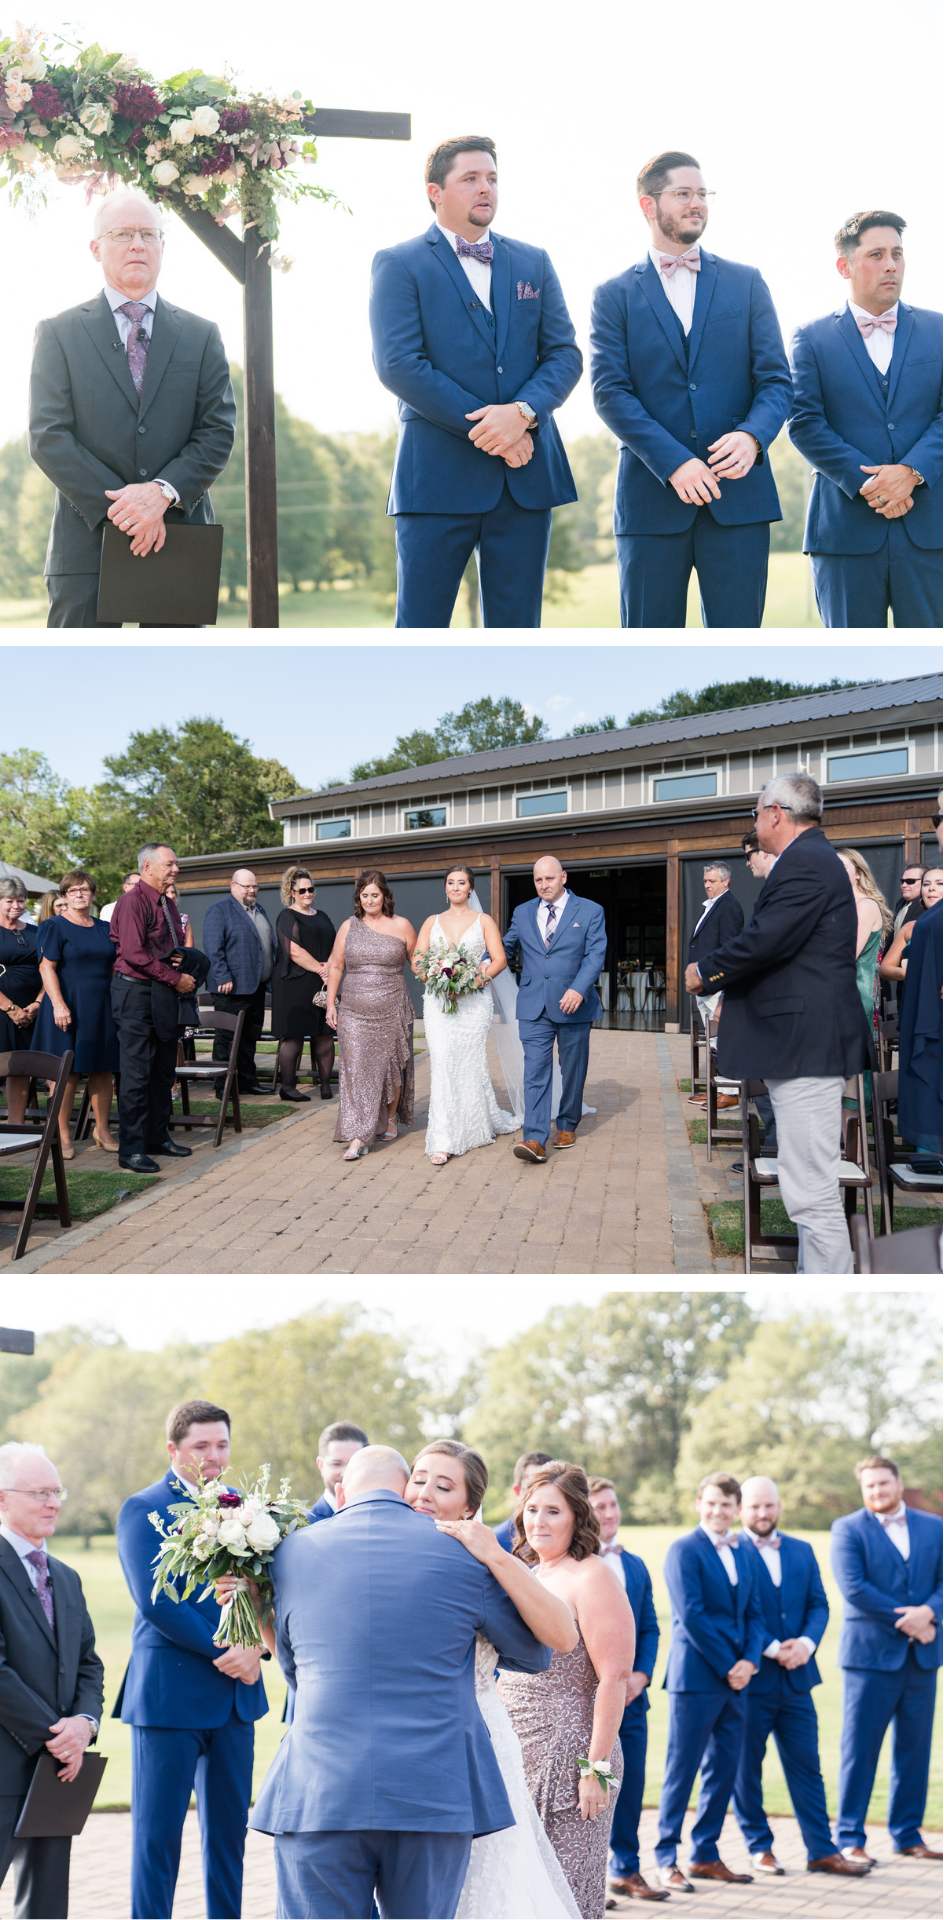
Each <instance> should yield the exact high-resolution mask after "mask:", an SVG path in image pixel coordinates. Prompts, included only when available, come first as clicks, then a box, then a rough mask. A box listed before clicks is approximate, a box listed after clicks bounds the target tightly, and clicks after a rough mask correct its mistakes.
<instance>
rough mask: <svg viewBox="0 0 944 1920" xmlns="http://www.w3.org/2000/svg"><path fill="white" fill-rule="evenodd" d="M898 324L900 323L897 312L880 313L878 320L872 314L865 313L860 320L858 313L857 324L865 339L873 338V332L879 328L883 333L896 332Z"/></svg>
mask: <svg viewBox="0 0 944 1920" xmlns="http://www.w3.org/2000/svg"><path fill="white" fill-rule="evenodd" d="M897 325H898V315H897V313H880V314H879V316H878V319H877V320H875V319H872V318H871V317H870V316H865V315H864V316H863V318H862V319H861V320H860V319H859V317H858V315H856V326H857V327H858V329H859V332H860V333H861V335H862V338H863V340H869V339H871V337H872V335H873V333H876V332H878V331H879V330H881V331H882V332H883V333H894V331H895V328H896V327H897Z"/></svg>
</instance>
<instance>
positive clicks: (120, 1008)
mask: <svg viewBox="0 0 944 1920" xmlns="http://www.w3.org/2000/svg"><path fill="white" fill-rule="evenodd" d="M138 869H139V873H140V880H139V883H138V885H137V886H136V887H134V888H133V889H132V890H131V891H130V892H129V893H125V894H122V896H121V899H120V900H118V901H117V902H116V904H115V910H114V913H113V914H112V917H111V925H110V927H109V935H110V938H111V940H112V942H113V944H114V946H115V948H116V950H117V959H116V961H115V977H114V979H113V980H112V983H111V1005H112V1012H113V1014H114V1017H115V1025H116V1027H117V1029H118V1047H119V1062H120V1071H121V1102H120V1105H119V1111H118V1141H119V1153H118V1165H119V1166H120V1167H126V1168H127V1169H128V1172H129V1173H160V1167H159V1166H158V1164H157V1161H156V1160H154V1159H152V1157H151V1156H152V1155H153V1154H155V1153H159V1154H162V1155H169V1156H170V1157H172V1158H173V1159H180V1158H187V1157H188V1156H189V1155H190V1153H191V1151H192V1149H191V1148H190V1147H181V1146H178V1145H177V1142H176V1140H173V1139H172V1138H171V1135H170V1114H171V1105H172V1099H171V1089H172V1087H173V1084H174V1074H175V1072H176V1069H177V1027H176V1024H172V1023H171V1021H170V1020H169V1019H167V1018H165V1009H164V1008H163V1006H162V1005H161V997H160V996H156V995H155V992H154V988H155V986H164V987H168V988H170V989H171V990H172V991H173V992H175V993H183V994H188V993H192V992H193V990H194V988H195V986H196V984H197V982H196V976H195V975H194V974H192V973H185V972H184V970H183V966H182V964H181V961H180V958H179V957H178V959H177V960H176V961H168V960H165V959H164V958H163V956H164V955H165V954H167V953H174V952H175V950H176V949H177V948H178V947H179V948H182V947H183V944H184V937H183V936H184V930H183V927H182V926H181V924H180V915H179V913H178V912H177V909H176V907H175V906H173V905H172V903H171V902H170V901H169V900H167V899H166V898H165V894H166V889H167V887H168V885H169V884H170V883H171V882H172V881H173V880H175V879H176V877H177V874H178V872H179V868H178V866H177V855H176V854H175V853H174V851H173V848H172V847H165V846H163V845H162V844H161V843H160V842H159V841H154V840H149V841H148V842H147V844H146V846H143V847H142V848H141V851H140V853H139V855H138ZM156 1001H157V1003H158V1004H157V1007H156V1006H155V1002H156ZM171 1011H173V1008H171Z"/></svg>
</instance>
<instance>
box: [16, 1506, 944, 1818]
mask: <svg viewBox="0 0 944 1920" xmlns="http://www.w3.org/2000/svg"><path fill="white" fill-rule="evenodd" d="M678 1533H679V1528H677V1527H624V1528H623V1529H622V1532H621V1534H620V1539H621V1540H622V1542H623V1545H624V1546H626V1547H628V1548H629V1549H630V1550H631V1552H633V1553H638V1554H641V1555H642V1558H643V1559H644V1560H645V1562H646V1565H647V1567H648V1568H649V1570H650V1573H651V1574H652V1585H653V1594H654V1597H655V1604H656V1611H657V1613H658V1616H659V1626H660V1628H661V1631H662V1640H661V1643H660V1653H659V1660H658V1665H657V1669H656V1673H655V1675H654V1684H653V1686H652V1688H651V1690H650V1699H651V1702H652V1711H651V1713H650V1715H649V1765H648V1771H647V1776H646V1795H645V1802H646V1805H647V1806H655V1805H656V1803H657V1801H658V1798H659V1789H660V1787H661V1784H662V1766H663V1761H664V1758H665V1744H666V1732H667V1726H668V1705H667V1696H666V1695H665V1693H663V1691H662V1679H663V1676H664V1673H665V1656H666V1651H667V1648H668V1637H669V1619H670V1609H669V1597H668V1593H667V1591H666V1588H665V1585H664V1582H663V1579H662V1562H663V1558H664V1556H665V1553H666V1549H667V1548H668V1547H669V1546H670V1544H671V1542H672V1541H673V1540H674V1539H676V1538H677V1536H678ZM800 1537H801V1538H802V1539H805V1540H809V1542H810V1544H811V1546H812V1547H813V1549H814V1551H815V1553H816V1557H817V1559H818V1561H819V1564H820V1570H821V1572H822V1575H823V1581H824V1584H825V1587H826V1592H827V1594H828V1596H829V1604H830V1607H831V1608H832V1619H831V1620H830V1624H829V1626H828V1628H827V1630H826V1635H825V1638H824V1640H823V1643H822V1646H821V1648H820V1652H819V1655H818V1663H819V1669H820V1673H821V1674H822V1678H823V1685H822V1686H821V1687H818V1688H817V1689H816V1693H815V1695H814V1698H815V1700H816V1706H817V1711H818V1713H819V1724H820V1753H821V1759H822V1765H823V1774H824V1778H825V1781H826V1796H827V1799H828V1802H829V1810H830V1813H835V1811H836V1777H837V1772H838V1766H839V1726H840V1716H841V1709H842V1692H841V1682H840V1675H839V1673H838V1672H837V1670H836V1664H835V1662H836V1646H837V1642H838V1637H839V1616H840V1600H839V1595H838V1593H837V1590H836V1586H835V1583H834V1581H833V1578H832V1574H831V1572H830V1567H829V1535H828V1533H807V1534H803V1535H801V1536H800ZM53 1551H54V1552H56V1553H58V1554H59V1556H60V1558H61V1559H63V1560H66V1561H68V1564H69V1565H70V1566H72V1567H75V1569H76V1571H77V1573H78V1574H79V1575H80V1578H81V1580H82V1584H83V1587H84V1589H85V1594H86V1598H87V1600H88V1605H89V1611H90V1613H91V1615H92V1618H93V1620H94V1621H95V1626H96V1633H97V1642H98V1650H99V1653H100V1654H101V1657H102V1659H103V1660H104V1662H105V1718H104V1720H103V1723H102V1731H101V1734H100V1736H99V1745H100V1747H101V1751H102V1752H103V1753H106V1754H107V1755H108V1767H107V1769H106V1772H105V1776H104V1779H103V1781H102V1784H101V1787H100V1788H99V1793H98V1799H97V1801H96V1805H97V1806H99V1807H102V1808H106V1807H127V1806H128V1805H129V1803H130V1797H131V1734H130V1729H129V1728H128V1727H125V1726H123V1725H122V1724H121V1722H120V1721H117V1720H112V1719H111V1718H110V1717H109V1716H110V1714H111V1709H112V1706H113V1704H114V1700H115V1695H116V1693H117V1690H118V1685H119V1682H120V1680H121V1676H122V1674H123V1673H124V1670H125V1665H126V1663H127V1659H128V1647H129V1642H130V1636H131V1624H132V1618H133V1609H132V1605H131V1601H130V1598H129V1596H128V1592H127V1589H126V1587H125V1584H124V1580H123V1579H122V1575H121V1569H120V1567H119V1564H118V1555H117V1552H116V1550H115V1543H114V1540H113V1539H111V1538H106V1537H102V1538H101V1539H96V1540H94V1541H93V1542H92V1546H91V1549H90V1550H89V1551H88V1552H86V1551H85V1549H84V1548H83V1546H82V1543H81V1541H80V1540H78V1539H77V1538H76V1537H75V1536H72V1537H71V1538H70V1537H69V1536H67V1535H64V1536H63V1537H62V1538H61V1539H60V1540H59V1541H58V1542H56V1543H55V1544H54V1547H53ZM262 1671H263V1674H264V1676H265V1686H266V1694H267V1696H268V1700H269V1707H270V1711H269V1713H268V1714H267V1715H266V1716H265V1719H264V1720H261V1721H260V1722H258V1724H257V1728H256V1766H255V1775H254V1790H256V1791H257V1790H258V1787H259V1784H260V1782H261V1780H262V1777H263V1775H264V1773H265V1771H266V1769H267V1767H268V1766H269V1763H270V1761H271V1759H272V1757H273V1755H274V1753H275V1750H276V1748H277V1746H278V1744H279V1741H280V1739H281V1737H282V1720H281V1714H282V1702H283V1700H284V1697H285V1682H284V1681H283V1679H282V1676H281V1674H280V1672H279V1670H278V1667H277V1666H276V1663H275V1661H267V1662H266V1663H265V1665H264V1666H263V1669H262ZM938 1721H939V1722H940V1702H939V1703H938ZM888 1752H889V1742H888V1740H887V1739H886V1741H885V1745H884V1747H883V1749H882V1755H881V1760H880V1763H879V1769H878V1773H877V1775H876V1782H875V1792H874V1794H873V1796H872V1803H871V1806H870V1809H869V1819H870V1820H874V1821H879V1822H881V1821H883V1820H884V1818H885V1812H886V1799H887V1792H888ZM764 1802H765V1805H766V1807H767V1810H768V1812H770V1813H789V1812H790V1810H791V1809H790V1801H789V1797H788V1794H787V1790H786V1785H785V1782H784V1779H783V1775H782V1773H781V1770H780V1763H779V1761H778V1759H777V1755H776V1751H775V1749H774V1746H773V1742H771V1747H770V1751H769V1753H768V1756H767V1763H766V1766H765V1769H764ZM941 1824H942V1819H941V1745H940V1726H938V1733H937V1737H936V1739H935V1743H934V1750H933V1759H932V1770H931V1788H930V1793H929V1797H928V1811H927V1825H928V1827H929V1828H931V1829H934V1830H938V1829H940V1827H941Z"/></svg>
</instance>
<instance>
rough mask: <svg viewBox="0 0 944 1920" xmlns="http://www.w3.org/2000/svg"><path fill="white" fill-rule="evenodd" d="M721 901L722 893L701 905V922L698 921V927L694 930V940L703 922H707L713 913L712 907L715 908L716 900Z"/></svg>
mask: <svg viewBox="0 0 944 1920" xmlns="http://www.w3.org/2000/svg"><path fill="white" fill-rule="evenodd" d="M720 899H721V895H720V893H716V894H715V895H714V896H713V898H712V899H711V900H703V901H702V903H701V920H699V921H697V923H696V925H695V929H694V933H693V935H692V938H693V939H694V934H695V933H697V932H698V928H699V927H700V926H701V925H702V922H703V921H705V920H707V918H708V915H709V913H710V912H711V909H712V907H713V906H714V904H715V901H716V900H720Z"/></svg>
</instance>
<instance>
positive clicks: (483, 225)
mask: <svg viewBox="0 0 944 1920" xmlns="http://www.w3.org/2000/svg"><path fill="white" fill-rule="evenodd" d="M426 190H427V195H428V202H429V204H430V205H431V206H432V209H433V212H434V213H435V215H436V218H435V220H434V222H433V224H432V226H431V227H429V228H428V229H427V231H426V233H424V234H420V235H419V236H418V238H417V239H415V240H406V241H403V242H402V243H401V244H400V245H399V246H396V247H387V248H385V249H384V250H383V251H382V252H381V253H378V254H376V255H375V258H374V264H373V271H372V275H371V291H370V327H371V334H372V336H373V343H374V366H375V367H376V369H377V373H378V376H379V378H380V379H381V380H382V381H383V384H384V386H385V387H388V388H389V389H390V391H391V393H395V394H396V396H397V399H398V401H399V403H400V404H399V414H400V433H399V438H398V441H397V451H396V457H395V459H394V466H393V478H392V480H391V483H390V497H389V500H388V503H387V512H388V513H389V514H395V515H396V521H397V620H396V624H397V626H398V627H448V625H449V622H450V620H451V619H452V611H453V607H454V606H455V602H456V595H457V593H458V591H459V584H460V582H461V580H462V575H463V573H464V572H465V568H466V565H467V563H468V561H469V559H470V557H471V555H472V553H473V552H474V553H475V555H476V557H477V561H478V573H479V589H480V598H481V605H482V619H483V622H484V624H485V626H486V627H539V626H540V624H541V601H542V596H543V591H544V571H545V567H546V565H547V552H548V545H549V542H550V537H551V509H552V507H556V506H558V505H560V504H562V503H563V502H564V501H568V500H576V498H577V490H576V488H575V486H574V482H573V477H572V475H571V471H570V467H569V466H568V464H567V456H566V454H565V452H564V449H563V446H562V444H561V439H560V435H559V433H558V431H557V427H556V424H555V421H554V409H555V407H559V406H561V405H562V403H563V402H564V401H565V400H566V399H567V396H568V394H569V393H571V392H572V391H573V389H574V387H575V386H576V385H577V382H578V380H579V379H580V374H581V371H582V368H583V359H582V356H581V354H580V350H579V348H578V346H577V341H576V337H575V335H574V329H573V324H572V322H571V318H570V315H569V313H568V311H567V307H566V305H565V302H564V296H563V293H562V292H561V287H560V282H559V280H558V278H557V275H556V273H555V272H554V268H553V267H552V265H551V262H550V260H549V259H548V256H547V254H546V253H545V252H544V250H543V248H541V247H535V246H530V245H528V244H526V243H525V242H524V241H521V240H509V239H508V238H507V237H506V235H505V234H500V233H495V234H490V233H489V231H488V229H489V227H490V226H491V223H492V221H493V220H494V218H495V212H496V209H497V206H498V172H497V162H496V158H495V143H494V141H493V140H490V139H488V138H486V137H485V136H482V135H478V134H469V135H468V136H467V137H465V138H464V139H460V140H445V141H443V142H442V144H441V145H440V146H438V147H435V148H434V149H433V152H432V153H431V154H430V156H429V159H428V160H427V162H426Z"/></svg>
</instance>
